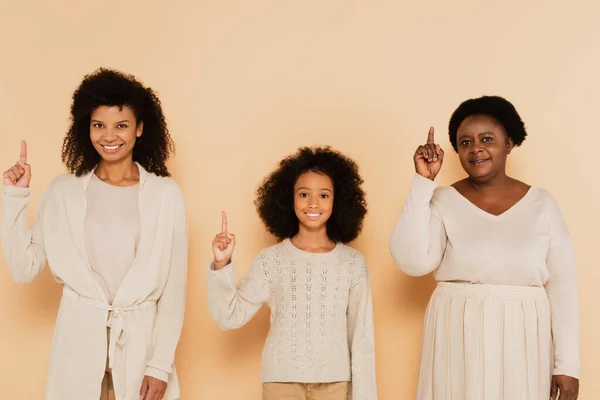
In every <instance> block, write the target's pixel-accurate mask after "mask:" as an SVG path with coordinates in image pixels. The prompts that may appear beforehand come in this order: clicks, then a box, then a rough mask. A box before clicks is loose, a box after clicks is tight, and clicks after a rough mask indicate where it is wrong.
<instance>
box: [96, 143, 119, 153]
mask: <svg viewBox="0 0 600 400" xmlns="http://www.w3.org/2000/svg"><path fill="white" fill-rule="evenodd" d="M101 146H102V148H103V149H104V151H105V152H107V153H116V152H117V151H119V149H120V148H121V147H122V146H123V145H122V144H118V145H111V146H107V145H101Z"/></svg>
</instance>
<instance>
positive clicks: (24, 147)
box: [19, 140, 27, 164]
mask: <svg viewBox="0 0 600 400" xmlns="http://www.w3.org/2000/svg"><path fill="white" fill-rule="evenodd" d="M19 161H20V162H22V163H23V164H27V142H25V141H24V140H21V157H20V158H19Z"/></svg>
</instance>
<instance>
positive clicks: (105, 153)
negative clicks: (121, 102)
mask: <svg viewBox="0 0 600 400" xmlns="http://www.w3.org/2000/svg"><path fill="white" fill-rule="evenodd" d="M143 125H144V124H143V123H139V124H138V123H137V120H136V118H135V114H134V113H133V110H132V109H131V108H130V107H127V106H123V107H117V106H113V107H108V106H100V107H98V108H96V109H95V110H94V111H93V112H92V115H91V118H90V140H91V141H92V144H93V145H94V148H95V149H96V151H97V152H98V154H100V157H101V158H102V160H103V161H104V162H110V163H118V162H120V161H124V160H128V159H129V160H131V159H133V148H134V146H135V142H136V140H137V138H139V137H140V136H142V132H143Z"/></svg>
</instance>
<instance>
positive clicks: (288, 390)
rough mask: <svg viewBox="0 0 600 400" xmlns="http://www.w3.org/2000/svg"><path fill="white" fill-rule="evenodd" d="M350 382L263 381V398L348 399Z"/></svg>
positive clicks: (277, 399) (271, 399)
mask: <svg viewBox="0 0 600 400" xmlns="http://www.w3.org/2000/svg"><path fill="white" fill-rule="evenodd" d="M349 391H350V382H332V383H278V382H269V383H263V395H262V400H348V394H349Z"/></svg>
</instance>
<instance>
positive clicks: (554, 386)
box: [550, 377, 558, 400]
mask: <svg viewBox="0 0 600 400" xmlns="http://www.w3.org/2000/svg"><path fill="white" fill-rule="evenodd" d="M557 394H558V383H556V378H554V377H552V386H551V388H550V399H551V400H555V399H556V395H557Z"/></svg>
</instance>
